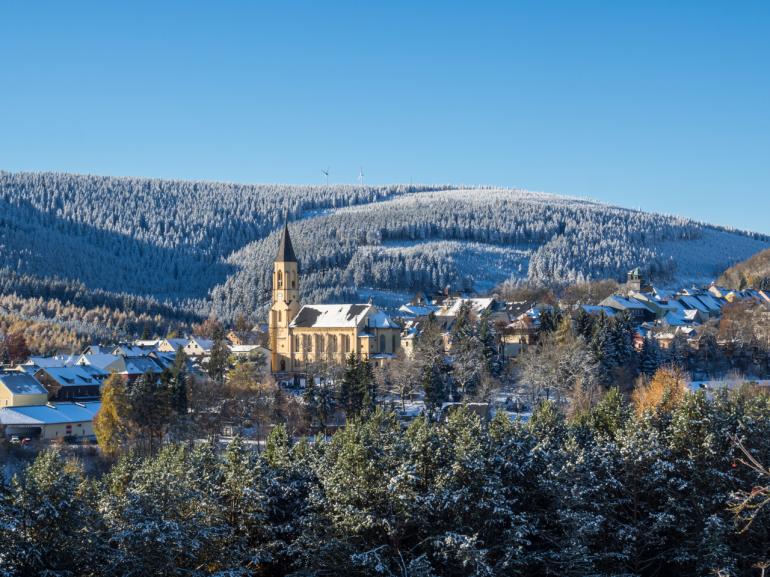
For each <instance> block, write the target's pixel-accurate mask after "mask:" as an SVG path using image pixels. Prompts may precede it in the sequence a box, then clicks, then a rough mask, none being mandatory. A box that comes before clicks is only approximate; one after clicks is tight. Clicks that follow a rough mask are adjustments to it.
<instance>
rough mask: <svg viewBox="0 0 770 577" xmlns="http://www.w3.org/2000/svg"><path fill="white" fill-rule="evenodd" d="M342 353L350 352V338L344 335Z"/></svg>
mask: <svg viewBox="0 0 770 577" xmlns="http://www.w3.org/2000/svg"><path fill="white" fill-rule="evenodd" d="M342 352H343V353H349V352H350V337H349V336H348V335H342Z"/></svg>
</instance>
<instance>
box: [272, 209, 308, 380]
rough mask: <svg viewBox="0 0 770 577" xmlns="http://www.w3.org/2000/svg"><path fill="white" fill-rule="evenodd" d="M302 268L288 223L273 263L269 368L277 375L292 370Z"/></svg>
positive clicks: (285, 225) (284, 227)
mask: <svg viewBox="0 0 770 577" xmlns="http://www.w3.org/2000/svg"><path fill="white" fill-rule="evenodd" d="M299 309H300V305H299V265H298V264H297V255H295V254H294V247H293V246H292V244H291V236H289V226H288V219H287V222H286V223H285V224H284V225H283V232H282V233H281V240H280V242H279V243H278V254H276V255H275V262H273V304H272V306H271V307H270V319H269V325H270V352H271V360H270V364H271V366H272V370H273V372H274V373H283V372H285V371H291V370H293V365H292V343H291V331H290V329H289V325H290V324H291V321H292V320H293V319H294V317H295V316H296V315H297V313H298V312H299Z"/></svg>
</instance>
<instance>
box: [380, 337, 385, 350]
mask: <svg viewBox="0 0 770 577" xmlns="http://www.w3.org/2000/svg"><path fill="white" fill-rule="evenodd" d="M380 352H381V353H384V352H385V335H380Z"/></svg>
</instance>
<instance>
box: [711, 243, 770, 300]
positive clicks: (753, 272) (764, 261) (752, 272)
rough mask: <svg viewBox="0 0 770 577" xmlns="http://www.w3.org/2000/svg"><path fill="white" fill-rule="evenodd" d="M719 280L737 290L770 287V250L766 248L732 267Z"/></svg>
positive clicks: (766, 288)
mask: <svg viewBox="0 0 770 577" xmlns="http://www.w3.org/2000/svg"><path fill="white" fill-rule="evenodd" d="M718 282H719V284H722V285H725V286H726V287H729V288H731V289H736V290H743V289H747V288H753V289H759V290H768V289H770V250H764V251H762V252H760V253H758V254H755V255H754V256H752V257H751V258H750V259H748V260H746V261H744V262H740V263H738V264H736V265H735V266H732V267H730V268H729V269H727V270H726V271H725V272H724V274H723V275H722V276H721V277H719V281H718Z"/></svg>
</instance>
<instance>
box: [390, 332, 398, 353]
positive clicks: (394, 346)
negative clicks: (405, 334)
mask: <svg viewBox="0 0 770 577" xmlns="http://www.w3.org/2000/svg"><path fill="white" fill-rule="evenodd" d="M392 336H393V343H392V344H393V349H392V351H391V352H393V353H395V352H396V345H398V337H397V336H396V335H395V333H394V334H393V335H392Z"/></svg>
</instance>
